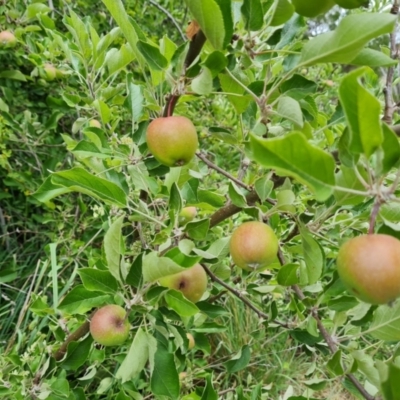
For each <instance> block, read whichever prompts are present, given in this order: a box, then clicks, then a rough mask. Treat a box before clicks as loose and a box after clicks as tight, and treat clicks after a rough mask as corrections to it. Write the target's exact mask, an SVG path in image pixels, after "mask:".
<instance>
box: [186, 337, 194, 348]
mask: <svg viewBox="0 0 400 400" xmlns="http://www.w3.org/2000/svg"><path fill="white" fill-rule="evenodd" d="M186 337H187V338H188V340H189V345H188V349H189V350H192V349H193V348H194V346H195V344H196V342H195V341H194V337H193V335H192V334H191V333H187V334H186Z"/></svg>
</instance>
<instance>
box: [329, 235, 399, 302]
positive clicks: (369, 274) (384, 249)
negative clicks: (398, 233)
mask: <svg viewBox="0 0 400 400" xmlns="http://www.w3.org/2000/svg"><path fill="white" fill-rule="evenodd" d="M336 264H337V269H338V273H339V276H340V279H341V280H342V282H343V284H344V286H345V287H346V289H347V290H348V291H349V292H350V293H351V294H353V295H354V296H355V297H357V298H359V299H360V300H362V301H364V302H366V303H370V304H388V303H391V302H392V301H394V300H395V299H397V298H398V297H400V240H398V239H396V238H394V237H393V236H389V235H383V234H372V235H362V236H357V237H355V238H353V239H350V240H349V241H347V242H346V243H344V244H343V245H342V246H341V247H340V249H339V252H338V256H337V260H336Z"/></svg>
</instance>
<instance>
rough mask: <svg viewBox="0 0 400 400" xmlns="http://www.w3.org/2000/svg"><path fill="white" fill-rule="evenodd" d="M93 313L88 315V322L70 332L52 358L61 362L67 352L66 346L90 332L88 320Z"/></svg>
mask: <svg viewBox="0 0 400 400" xmlns="http://www.w3.org/2000/svg"><path fill="white" fill-rule="evenodd" d="M93 314H94V312H93V313H92V314H91V315H90V317H89V320H87V321H85V322H84V323H83V324H82V325H81V326H80V327H79V328H78V329H76V330H75V331H74V332H72V333H71V334H70V335H68V337H67V338H66V339H65V341H64V342H63V344H62V345H61V347H60V348H59V349H58V350H57V351H56V352H55V353H53V357H54V358H55V359H56V361H60V360H62V358H63V357H64V355H65V353H66V352H67V348H68V345H69V344H70V343H71V342H74V341H77V340H78V339H80V338H81V337H83V336H85V335H86V334H87V333H88V332H89V330H90V318H91V317H92V316H93Z"/></svg>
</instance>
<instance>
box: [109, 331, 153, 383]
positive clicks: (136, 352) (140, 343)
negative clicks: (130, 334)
mask: <svg viewBox="0 0 400 400" xmlns="http://www.w3.org/2000/svg"><path fill="white" fill-rule="evenodd" d="M151 340H154V338H153V337H152V336H150V335H149V334H148V333H146V332H144V331H143V330H142V329H141V328H139V329H138V330H137V332H136V335H135V338H134V339H133V342H132V344H131V347H130V348H129V351H128V354H127V355H126V357H125V358H124V361H122V363H121V365H120V367H119V368H118V371H117V374H116V378H117V379H121V381H122V383H125V382H128V381H131V380H132V379H135V378H136V377H137V375H139V374H140V372H142V370H143V369H144V367H145V365H146V363H147V360H148V359H149V342H150V341H151Z"/></svg>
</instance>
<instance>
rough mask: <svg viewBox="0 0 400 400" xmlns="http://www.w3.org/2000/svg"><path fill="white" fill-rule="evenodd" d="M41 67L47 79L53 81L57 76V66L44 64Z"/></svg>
mask: <svg viewBox="0 0 400 400" xmlns="http://www.w3.org/2000/svg"><path fill="white" fill-rule="evenodd" d="M43 69H44V72H45V78H46V79H47V80H48V81H54V79H56V78H57V68H56V67H55V66H54V65H53V64H44V66H43Z"/></svg>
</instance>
